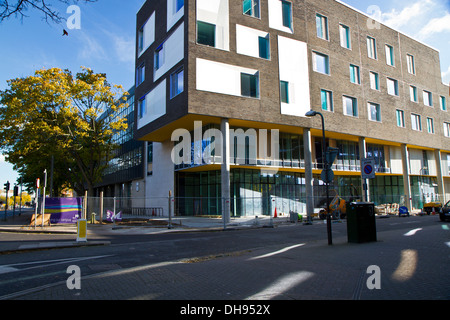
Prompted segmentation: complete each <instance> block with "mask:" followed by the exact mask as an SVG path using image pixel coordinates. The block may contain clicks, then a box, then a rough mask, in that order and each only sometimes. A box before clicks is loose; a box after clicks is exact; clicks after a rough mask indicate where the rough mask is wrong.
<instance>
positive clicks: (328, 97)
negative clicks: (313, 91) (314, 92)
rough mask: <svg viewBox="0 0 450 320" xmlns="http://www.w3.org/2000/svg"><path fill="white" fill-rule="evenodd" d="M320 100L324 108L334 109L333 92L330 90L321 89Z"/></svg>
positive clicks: (326, 109)
mask: <svg viewBox="0 0 450 320" xmlns="http://www.w3.org/2000/svg"><path fill="white" fill-rule="evenodd" d="M320 100H321V104H322V110H325V111H331V112H333V111H334V108H333V93H332V92H331V91H328V90H323V89H322V90H320Z"/></svg>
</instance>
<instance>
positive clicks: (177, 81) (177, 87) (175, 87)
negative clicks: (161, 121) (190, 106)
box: [170, 68, 184, 99]
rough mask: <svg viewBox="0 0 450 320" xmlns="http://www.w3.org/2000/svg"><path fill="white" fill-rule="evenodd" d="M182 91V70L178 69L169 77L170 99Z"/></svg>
mask: <svg viewBox="0 0 450 320" xmlns="http://www.w3.org/2000/svg"><path fill="white" fill-rule="evenodd" d="M183 90H184V69H183V68H180V69H178V70H177V71H175V72H174V73H172V74H171V75H170V98H171V99H172V98H173V97H175V96H177V95H179V94H180V93H181V92H183Z"/></svg>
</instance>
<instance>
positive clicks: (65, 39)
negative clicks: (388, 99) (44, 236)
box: [0, 0, 450, 187]
mask: <svg viewBox="0 0 450 320" xmlns="http://www.w3.org/2000/svg"><path fill="white" fill-rule="evenodd" d="M150 1H151V0H150ZM144 2H145V1H144V0H98V1H97V2H94V3H89V4H83V3H81V2H80V3H79V4H78V6H79V8H80V18H81V20H80V25H79V27H80V29H69V28H68V27H67V24H66V22H63V23H61V24H55V23H53V22H48V23H47V22H45V21H43V20H42V15H41V14H40V13H39V12H34V11H29V12H28V13H27V14H28V15H29V17H28V18H23V19H20V18H14V17H12V18H10V19H9V20H6V21H3V22H1V23H0V90H5V89H7V88H8V85H7V82H6V81H7V80H9V79H14V78H18V77H26V76H30V75H32V74H33V73H34V71H35V70H38V69H42V68H51V67H58V68H62V69H69V70H71V71H72V72H73V73H76V72H78V71H79V70H80V68H81V67H82V66H83V67H89V68H91V69H93V70H94V72H97V73H100V72H101V73H106V75H107V78H108V81H109V82H110V83H112V84H117V85H119V84H120V85H122V86H123V87H124V89H125V90H128V89H129V88H131V87H132V86H133V84H134V74H135V70H134V69H135V66H134V57H135V52H134V51H135V28H136V13H137V12H138V10H139V9H140V7H141V6H142V4H143V3H144ZM341 2H344V3H346V4H348V5H350V6H352V7H354V8H355V9H358V10H359V11H361V12H364V13H366V14H369V15H371V16H373V17H374V18H377V19H378V20H380V21H381V22H382V23H384V24H386V25H388V26H390V27H392V28H393V29H396V30H398V31H401V32H403V33H405V34H406V35H409V36H411V37H412V38H414V39H417V40H420V41H421V42H423V43H425V44H427V45H429V46H431V47H433V48H435V49H437V50H439V51H440V57H441V70H442V77H443V82H444V83H446V84H448V83H449V82H450V0H380V1H376V0H372V1H367V0H342V1H341ZM51 3H52V4H53V8H54V9H58V10H59V11H60V12H61V14H62V16H64V17H65V18H67V19H69V21H70V18H71V16H72V15H73V12H72V11H70V12H69V13H67V8H68V5H65V4H62V3H58V2H57V1H55V0H53V1H51ZM63 29H66V30H67V31H68V33H69V36H63ZM17 178H18V175H17V173H15V172H14V170H13V167H12V165H11V164H9V163H7V162H5V157H4V156H2V155H1V154H0V187H3V184H4V183H5V182H6V181H7V180H9V181H10V182H11V184H14V183H15V182H16V180H17Z"/></svg>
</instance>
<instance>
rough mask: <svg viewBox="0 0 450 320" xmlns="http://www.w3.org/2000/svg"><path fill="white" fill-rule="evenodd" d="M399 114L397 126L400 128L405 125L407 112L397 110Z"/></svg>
mask: <svg viewBox="0 0 450 320" xmlns="http://www.w3.org/2000/svg"><path fill="white" fill-rule="evenodd" d="M396 114H397V126H398V127H400V128H404V127H405V113H404V111H403V110H396Z"/></svg>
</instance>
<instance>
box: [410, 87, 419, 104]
mask: <svg viewBox="0 0 450 320" xmlns="http://www.w3.org/2000/svg"><path fill="white" fill-rule="evenodd" d="M409 96H410V99H411V101H412V102H418V101H419V100H418V97H417V88H416V87H414V86H409Z"/></svg>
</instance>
